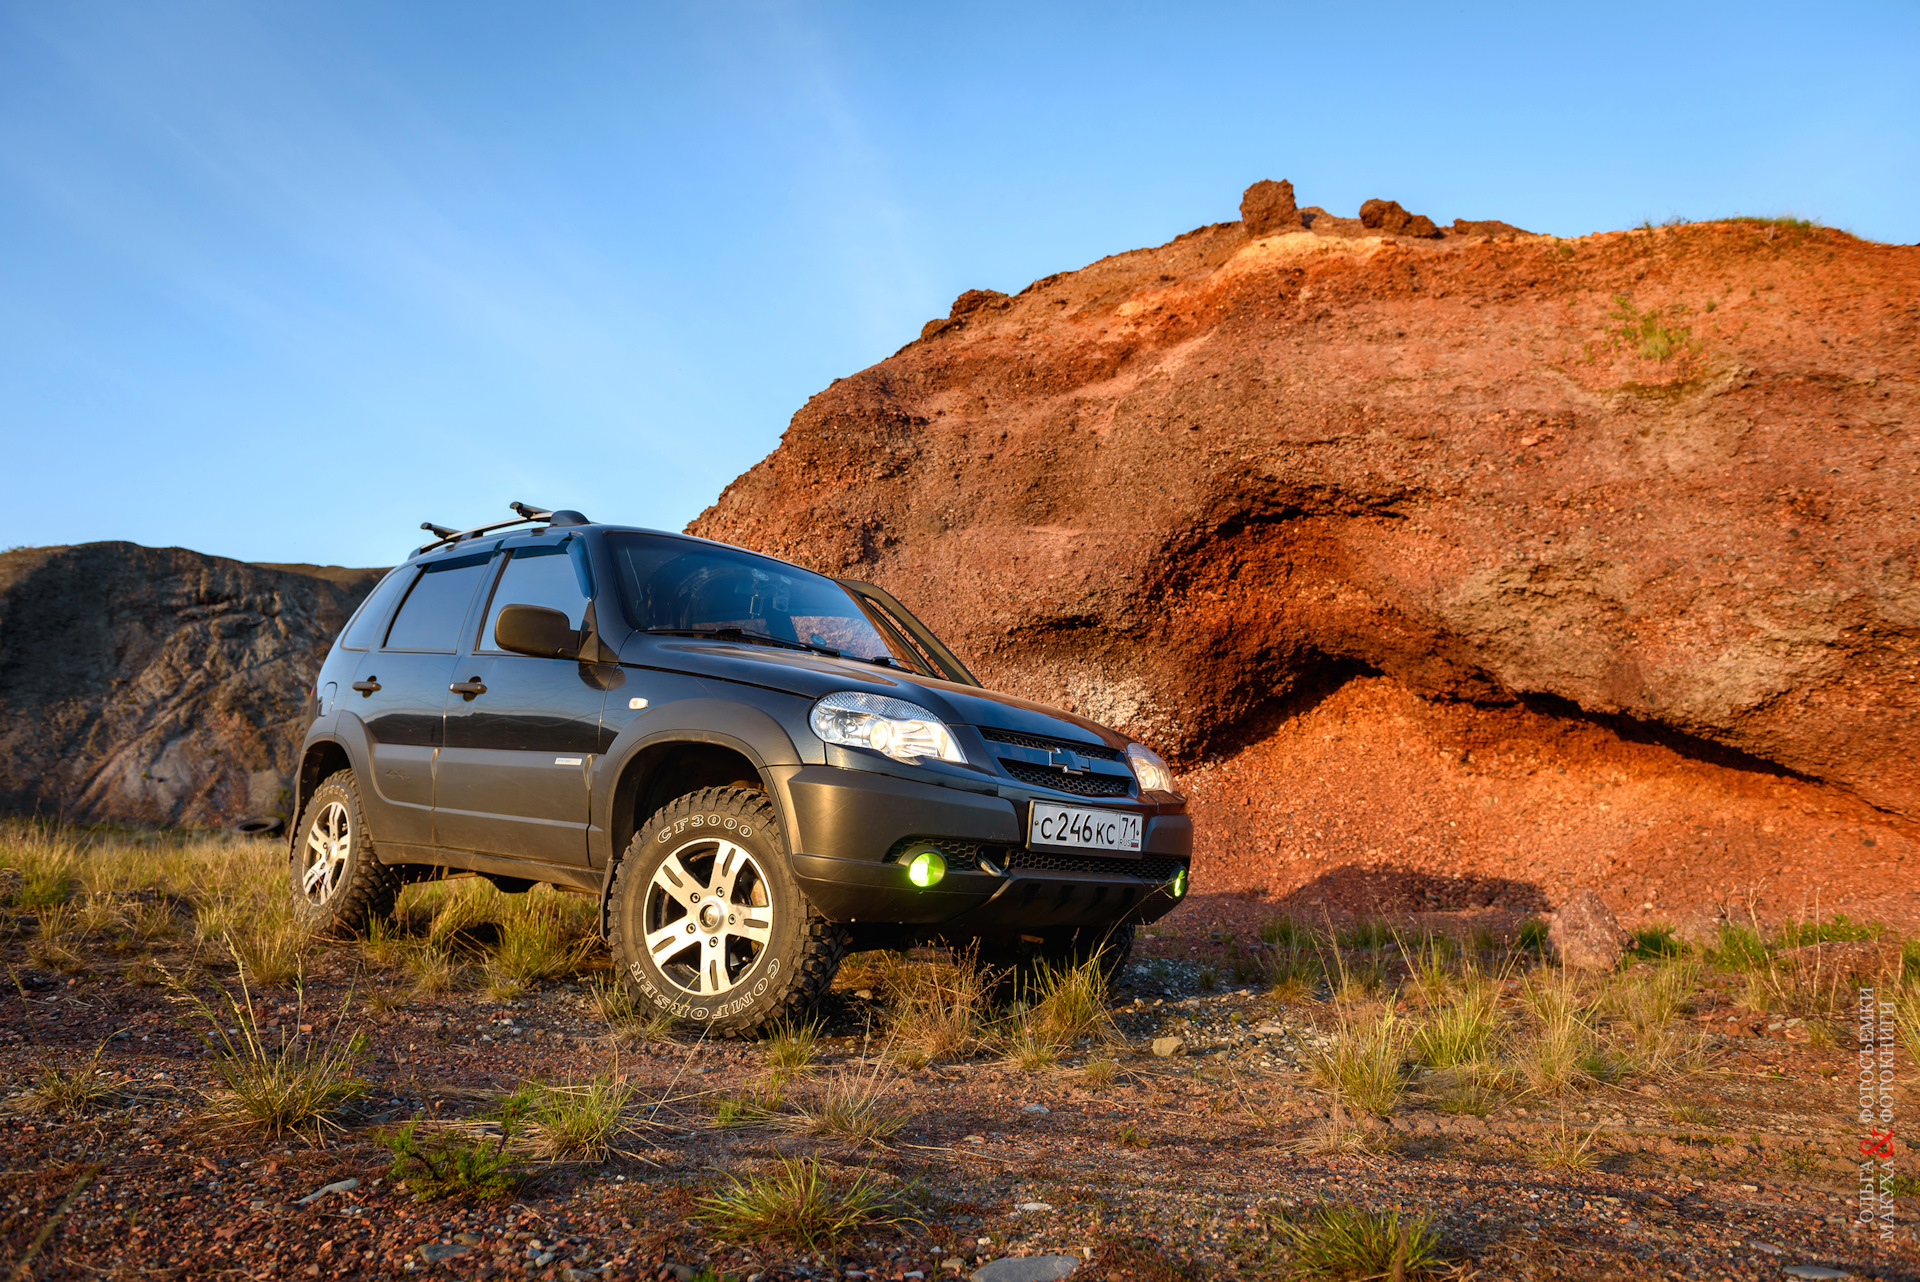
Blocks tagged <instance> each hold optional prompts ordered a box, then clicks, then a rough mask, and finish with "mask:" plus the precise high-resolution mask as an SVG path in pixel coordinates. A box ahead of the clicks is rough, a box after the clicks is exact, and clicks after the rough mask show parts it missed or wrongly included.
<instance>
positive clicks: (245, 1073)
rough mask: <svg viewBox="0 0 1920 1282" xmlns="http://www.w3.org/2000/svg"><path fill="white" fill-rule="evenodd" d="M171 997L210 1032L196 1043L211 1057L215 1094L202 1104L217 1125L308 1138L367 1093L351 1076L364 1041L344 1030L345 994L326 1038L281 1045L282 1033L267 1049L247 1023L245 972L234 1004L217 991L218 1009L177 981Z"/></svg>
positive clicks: (250, 1011) (250, 1014)
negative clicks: (182, 1002) (207, 1105)
mask: <svg viewBox="0 0 1920 1282" xmlns="http://www.w3.org/2000/svg"><path fill="white" fill-rule="evenodd" d="M175 991H176V992H177V993H178V994H179V995H180V996H181V997H182V998H183V999H184V1000H185V1001H186V1003H187V1004H188V1006H189V1007H190V1008H191V1009H192V1010H193V1011H194V1012H195V1013H196V1014H198V1015H199V1016H200V1018H201V1019H202V1020H204V1021H205V1022H206V1024H207V1025H208V1028H209V1030H210V1031H209V1032H208V1033H206V1034H203V1037H202V1040H204V1041H205V1042H206V1044H207V1047H208V1049H209V1050H211V1051H212V1052H213V1056H214V1058H213V1072H214V1076H215V1077H216V1078H218V1079H219V1081H220V1083H221V1089H219V1090H216V1091H215V1092H213V1094H212V1095H211V1096H210V1097H209V1098H210V1102H211V1104H212V1106H213V1112H214V1114H215V1116H216V1118H218V1119H220V1120H221V1121H224V1122H226V1123H229V1124H234V1125H243V1126H248V1127H251V1128H253V1129H257V1130H260V1131H264V1132H265V1133H266V1134H268V1135H281V1134H284V1133H287V1132H306V1133H312V1132H314V1131H317V1130H318V1129H319V1128H321V1127H323V1126H326V1125H331V1124H332V1123H333V1117H334V1115H335V1114H336V1113H337V1112H338V1111H339V1109H340V1107H341V1106H342V1105H344V1104H345V1103H346V1102H347V1101H348V1100H351V1099H354V1098H356V1097H357V1096H360V1095H364V1094H365V1093H366V1091H367V1089H368V1088H367V1083H366V1082H364V1081H362V1080H361V1079H360V1078H359V1077H358V1076H357V1075H356V1070H357V1069H358V1067H359V1064H360V1060H361V1059H362V1057H364V1056H365V1054H366V1050H367V1039H366V1036H365V1035H364V1034H362V1033H358V1032H355V1033H351V1034H349V1033H347V1032H346V1030H345V1022H346V1012H347V1009H348V1007H349V1006H350V1005H351V1004H352V1000H353V997H352V994H351V993H349V994H348V995H347V997H346V998H345V999H344V1000H343V1001H342V1003H341V1007H340V1014H339V1016H338V1017H337V1018H336V1019H335V1020H334V1027H333V1031H332V1032H331V1033H330V1034H329V1035H328V1036H326V1037H324V1038H321V1037H317V1036H316V1037H295V1038H288V1037H287V1035H286V1034H285V1033H282V1034H281V1035H280V1036H279V1038H278V1039H277V1042H276V1043H274V1044H270V1043H269V1039H268V1037H267V1036H266V1035H264V1034H263V1033H262V1032H261V1031H260V1027H259V1024H258V1022H257V1021H256V1019H255V1018H254V1009H255V1008H254V1004H253V995H252V992H251V990H250V988H249V986H248V984H247V976H246V970H245V968H244V966H243V967H242V968H241V973H240V996H239V998H237V999H236V998H235V997H234V995H233V994H232V993H231V992H229V991H228V990H227V989H225V988H220V989H219V990H218V992H219V1000H220V1002H221V1007H222V1008H223V1009H221V1008H216V1007H215V1006H214V1005H213V1004H212V1003H210V1002H208V1001H207V1000H206V999H205V998H204V997H202V996H201V995H200V994H199V992H197V991H196V990H195V989H193V988H192V987H190V986H189V985H188V984H187V983H186V982H184V981H176V983H175Z"/></svg>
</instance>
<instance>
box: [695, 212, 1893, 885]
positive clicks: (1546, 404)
mask: <svg viewBox="0 0 1920 1282" xmlns="http://www.w3.org/2000/svg"><path fill="white" fill-rule="evenodd" d="M1276 190H1277V189H1276ZM1284 195H1285V196H1286V197H1287V199H1286V200H1285V201H1284V202H1283V203H1284V204H1285V205H1286V206H1287V209H1286V210H1285V211H1283V212H1284V213H1285V215H1286V217H1285V218H1279V217H1278V216H1277V215H1274V214H1273V211H1272V210H1269V209H1266V208H1265V205H1277V203H1280V202H1278V201H1277V197H1271V196H1269V197H1268V198H1267V199H1266V200H1265V204H1264V205H1262V206H1261V210H1262V212H1261V215H1260V218H1259V219H1258V220H1257V222H1256V225H1258V226H1260V227H1261V228H1262V234H1260V235H1255V234H1253V233H1252V232H1251V231H1249V229H1248V226H1247V225H1244V224H1242V223H1226V224H1217V225H1214V226H1210V227H1204V228H1201V229H1199V230H1197V231H1194V232H1190V233H1188V234H1186V235H1184V236H1181V237H1179V238H1177V239H1176V240H1174V241H1172V242H1170V243H1168V244H1166V245H1162V246H1159V247H1157V248H1153V249H1143V250H1137V251H1134V252H1131V253H1125V254H1119V255H1116V256H1114V257H1111V258H1107V259H1103V260H1101V261H1099V262H1097V263H1094V264H1092V265H1091V266H1088V267H1086V268H1083V269H1081V270H1079V271H1076V272H1069V273H1063V274H1061V275H1057V276H1051V277H1047V278H1046V279H1044V280H1040V281H1036V282H1034V283H1033V284H1032V285H1030V286H1028V287H1027V288H1026V289H1024V290H1022V291H1021V292H1020V293H1019V294H1018V295H1015V296H1011V297H1009V296H1005V295H1000V294H997V293H993V292H991V291H981V290H976V291H969V292H968V293H967V294H964V295H962V296H961V298H960V299H959V300H958V301H957V302H956V303H955V305H954V308H953V312H952V314H951V315H950V316H949V317H947V318H945V319H943V320H938V321H934V322H930V323H929V324H928V326H927V327H926V330H925V331H924V332H923V334H922V336H921V338H920V339H919V340H918V341H915V342H913V343H910V344H908V345H907V346H906V347H904V348H902V349H901V350H900V351H899V352H897V353H896V354H895V355H894V356H892V357H890V358H889V359H887V360H885V361H883V362H881V363H880V364H878V365H875V366H873V367H872V368H870V369H867V370H863V371H861V372H860V373H858V374H856V375H853V376H851V377H849V378H845V379H841V380H838V381H836V382H835V383H834V384H833V385H832V386H831V387H829V388H828V389H827V390H825V391H823V392H821V393H820V394H819V395H817V396H815V397H814V398H813V399H812V400H811V401H810V402H809V403H808V404H807V405H806V406H805V407H804V408H803V409H802V410H801V411H800V412H799V413H798V414H796V415H795V416H794V418H793V421H792V423H791V425H790V426H789V428H788V430H787V433H786V435H785V437H784V438H783V440H782V443H781V445H780V447H779V448H778V449H777V450H776V451H775V452H774V453H773V454H771V455H769V456H768V457H767V458H766V459H765V460H763V461H762V462H761V463H759V464H758V465H757V466H755V467H754V468H753V469H752V470H750V471H749V472H747V473H746V474H745V475H743V476H741V477H740V478H739V479H738V480H736V481H735V482H734V483H733V484H732V485H731V486H729V487H728V488H727V490H726V492H725V493H724V494H723V495H722V496H721V498H720V500H719V501H718V502H717V503H716V504H715V505H714V506H713V507H712V508H710V509H709V510H708V511H707V512H706V513H704V514H703V515H702V516H701V517H700V518H699V519H698V520H697V521H695V522H694V524H693V525H692V526H691V527H690V528H691V529H692V530H693V532H695V533H699V534H703V535H707V536H710V537H714V538H721V539H726V540H730V541H734V542H739V543H744V544H746V545H748V546H752V547H756V548H760V549H762V550H765V551H767V552H771V553H774V554H777V555H781V556H786V557H790V558H793V559H796V560H799V561H801V562H804V563H810V564H813V565H816V566H819V567H821V568H824V569H829V570H833V571H836V572H840V573H846V572H850V571H851V572H857V573H858V574H860V575H861V576H863V577H870V578H873V579H875V580H876V581H879V582H881V583H884V584H886V585H888V586H889V587H890V588H892V589H893V590H894V591H895V592H897V593H899V594H900V595H901V596H902V597H903V598H904V599H906V600H907V601H908V602H909V603H911V604H913V605H914V606H915V607H916V609H918V610H919V611H920V612H922V613H923V614H924V616H925V617H926V618H927V619H928V621H929V623H931V624H932V625H933V626H934V627H935V628H936V630H938V631H940V632H941V633H942V634H943V635H944V636H945V637H946V638H947V639H948V641H949V642H950V643H951V644H952V645H953V646H954V648H955V649H956V650H958V651H959V652H960V653H961V654H962V655H963V656H964V657H966V658H967V659H968V660H969V662H971V663H972V664H973V665H974V666H975V668H976V670H977V671H978V672H979V673H980V675H981V676H982V678H983V679H984V680H985V681H987V682H988V684H990V685H993V686H995V687H997V688H1001V689H1005V690H1009V691H1013V692H1016V693H1019V694H1022V695H1026V696H1029V697H1034V698H1039V699H1045V700H1050V701H1054V702H1059V703H1064V704H1068V705H1072V706H1074V707H1075V708H1077V709H1078V710H1080V711H1082V712H1084V713H1087V714H1089V715H1092V716H1095V717H1098V718H1100V719H1103V720H1106V721H1108V722H1111V723H1114V724H1117V725H1121V726H1124V727H1127V728H1130V729H1131V730H1132V731H1133V732H1135V733H1136V734H1138V735H1139V736H1140V737H1141V738H1142V739H1143V740H1145V741H1146V742H1148V743H1151V744H1154V745H1157V746H1159V747H1160V748H1161V749H1162V750H1163V751H1165V752H1167V753H1168V754H1169V755H1171V756H1173V757H1175V758H1176V759H1177V760H1178V761H1179V762H1181V763H1182V764H1183V765H1185V766H1187V767H1189V772H1188V774H1187V781H1188V786H1189V788H1190V789H1191V790H1192V791H1193V792H1194V794H1195V797H1196V800H1197V802H1198V803H1199V806H1200V809H1201V814H1202V818H1203V822H1205V823H1206V825H1207V827H1206V834H1207V835H1206V836H1205V837H1204V838H1203V846H1206V847H1207V849H1209V850H1211V851H1212V852H1213V857H1216V858H1218V859H1219V860H1220V861H1221V862H1220V863H1219V864H1218V865H1217V866H1216V867H1215V869H1214V871H1215V872H1216V874H1217V878H1216V880H1217V881H1218V882H1221V883H1226V884H1237V885H1242V886H1244V887H1246V888H1249V889H1265V890H1269V891H1272V892H1274V893H1288V892H1293V893H1299V892H1300V891H1301V890H1302V888H1303V887H1311V886H1312V885H1314V884H1315V881H1314V879H1315V878H1316V877H1318V878H1325V877H1328V876H1331V875H1333V870H1336V869H1344V870H1349V871H1350V870H1352V869H1356V868H1384V869H1399V870H1401V871H1408V870H1415V869H1427V870H1431V871H1433V872H1435V873H1436V874H1445V875H1447V876H1457V875H1459V874H1462V872H1463V871H1471V870H1475V869H1477V870H1478V871H1479V872H1482V873H1485V874H1487V875H1489V876H1505V875H1507V874H1509V873H1513V874H1516V875H1518V874H1520V873H1524V876H1523V877H1522V881H1523V882H1524V884H1526V885H1528V886H1532V887H1536V888H1541V889H1543V890H1544V892H1545V893H1546V894H1547V895H1548V897H1549V898H1552V897H1554V896H1556V895H1558V894H1559V893H1562V892H1563V891H1564V890H1565V889H1566V888H1568V887H1571V886H1574V885H1586V884H1590V885H1596V886H1599V887H1601V888H1602V889H1603V891H1604V893H1605V894H1606V895H1607V897H1608V898H1609V899H1610V900H1612V901H1613V902H1614V903H1615V905H1616V907H1621V908H1625V909H1628V910H1639V909H1641V908H1642V906H1643V905H1647V906H1650V907H1651V909H1652V911H1655V912H1658V911H1660V910H1661V909H1663V908H1665V907H1666V906H1668V905H1672V904H1675V903H1677V902H1678V901H1679V900H1680V899H1692V900H1699V899H1701V898H1703V897H1707V896H1709V894H1711V896H1716V897H1719V898H1721V899H1723V900H1724V899H1731V898H1738V897H1742V896H1744V897H1745V898H1746V900H1747V901H1748V902H1750V903H1752V902H1759V903H1764V904H1770V905H1773V906H1774V907H1776V908H1783V907H1784V906H1786V904H1787V901H1788V900H1791V899H1793V898H1794V896H1796V895H1797V896H1798V897H1799V900H1800V901H1802V902H1804V903H1806V904H1807V905H1808V906H1812V904H1813V903H1814V901H1816V900H1818V901H1820V902H1822V903H1827V904H1839V903H1851V904H1856V905H1861V906H1866V907H1871V908H1873V909H1874V910H1875V911H1879V912H1881V913H1882V915H1895V916H1898V915H1900V914H1902V913H1907V912H1912V911H1916V901H1915V899H1914V896H1913V891H1912V890H1911V889H1909V887H1910V886H1911V884H1912V883H1913V881H1914V880H1915V879H1914V877H1913V872H1914V865H1913V862H1912V860H1914V859H1915V858H1916V856H1917V855H1920V847H1916V846H1915V845H1914V843H1913V841H1912V834H1913V833H1914V832H1915V821H1920V719H1917V718H1916V711H1920V580H1916V569H1917V568H1920V503H1916V497H1917V496H1920V448H1916V444H1915V440H1914V434H1913V430H1912V425H1913V424H1914V423H1915V421H1916V415H1915V409H1916V375H1920V303H1916V302H1915V300H1916V299H1920V248H1907V247H1895V246H1888V245H1880V244H1872V243H1869V242H1865V241H1861V240H1858V239H1856V238H1854V237H1852V236H1849V235H1846V234H1845V233H1842V232H1838V231H1832V230H1826V229H1820V228H1810V227H1805V226H1795V225H1789V224H1775V223H1763V222H1743V221H1732V222H1722V223H1706V224H1694V225H1688V226H1680V227H1671V228H1658V229H1651V230H1641V231H1632V232H1611V233H1603V234H1599V235H1593V236H1587V237H1583V238H1580V239H1577V240H1567V241H1562V240H1558V239H1555V238H1552V237H1546V236H1529V235H1525V234H1515V233H1514V232H1513V230H1512V229H1506V228H1505V225H1504V224H1497V223H1495V224H1456V228H1457V229H1458V230H1456V231H1455V232H1453V233H1443V232H1440V231H1437V230H1432V225H1431V224H1430V223H1427V222H1426V220H1425V219H1420V220H1419V222H1420V224H1422V226H1421V227H1419V228H1418V229H1417V230H1419V231H1420V233H1421V234H1419V235H1417V236H1416V235H1393V234H1383V233H1382V231H1380V230H1378V229H1376V228H1372V227H1368V226H1364V225H1362V224H1361V223H1360V222H1358V221H1357V220H1345V219H1334V218H1331V217H1328V216H1327V215H1325V213H1324V211H1319V210H1311V209H1310V210H1306V211H1300V212H1297V213H1296V212H1294V211H1293V210H1292V200H1291V191H1290V190H1288V191H1286V192H1285V193H1284ZM1394 209H1398V207H1397V206H1395V207H1394ZM1400 213H1401V221H1403V222H1406V221H1407V220H1409V219H1411V217H1412V216H1409V215H1406V214H1405V211H1400ZM1250 217H1252V215H1250ZM1389 221H1391V220H1389ZM1375 222H1380V219H1378V218H1376V219H1375ZM1276 223H1277V224H1278V225H1277V226H1275V224H1276ZM1408 226H1410V227H1411V226H1412V224H1411V223H1410V222H1409V223H1408ZM1476 228H1484V229H1488V230H1491V231H1493V232H1495V233H1496V234H1493V235H1473V234H1462V233H1463V232H1467V233H1470V232H1471V231H1472V230H1474V229H1476ZM1463 823H1464V824H1466V828H1465V829H1463V828H1462V824H1463ZM1763 829H1764V830H1765V831H1762V830H1763ZM1208 843H1212V844H1211V845H1209V844H1208ZM1863 843H1864V844H1863ZM1676 883H1683V884H1686V885H1688V886H1690V887H1691V889H1690V890H1688V891H1686V892H1685V893H1684V894H1681V893H1679V892H1676V891H1674V890H1673V889H1672V887H1673V886H1674V885H1675V884H1676ZM1708 883H1712V884H1711V885H1709V884H1708ZM1409 884H1411V883H1409ZM1530 893H1531V892H1530ZM1523 897H1524V896H1523Z"/></svg>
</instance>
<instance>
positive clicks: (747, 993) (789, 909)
mask: <svg viewBox="0 0 1920 1282" xmlns="http://www.w3.org/2000/svg"><path fill="white" fill-rule="evenodd" d="M607 926H608V938H607V942H608V944H609V945H610V946H611V947H612V949H613V957H614V962H615V964H616V965H617V966H618V967H619V968H620V973H621V976H622V978H623V980H624V982H625V983H626V984H627V986H628V987H629V989H630V990H631V991H632V992H633V994H634V996H635V998H636V999H637V1000H638V1001H640V1002H641V1003H643V1004H644V1005H646V1006H650V1007H653V1008H655V1009H657V1010H660V1011H662V1012H664V1013H666V1014H668V1015H671V1016H673V1017H674V1018H675V1019H677V1020H679V1021H680V1022H682V1023H684V1024H689V1025H695V1026H699V1027H702V1028H704V1029H705V1030H706V1031H707V1032H708V1033H709V1034H710V1035H713V1036H722V1037H751V1036H754V1035H756V1034H757V1033H759V1032H760V1031H762V1030H763V1029H765V1028H767V1027H768V1026H769V1025H772V1024H777V1023H780V1022H782V1021H792V1020H795V1019H800V1018H804V1017H805V1015H806V1014H807V1012H808V1011H810V1010H811V1009H812V1008H813V1006H814V1004H815V1003H816V1002H818V1001H819V999H820V996H821V995H822V994H823V993H825V992H826V990H827V987H828V985H829V984H831V983H832V982H833V976H834V972H835V971H837V970H839V969H840V961H841V959H842V958H843V957H845V956H846V951H847V936H846V932H845V931H844V930H842V929H841V928H840V927H839V926H837V925H834V924H833V923H831V922H829V921H827V920H826V919H824V918H823V917H821V916H820V915H819V913H818V912H817V911H816V910H815V909H814V907H813V904H812V903H811V902H810V901H809V900H808V899H807V897H806V895H805V893H804V892H802V891H801V889H800V885H799V883H798V882H797V881H795V880H794V876H793V873H792V871H791V869H790V868H789V867H788V865H787V844H786V839H785V837H784V836H783V835H782V833H781V831H780V821H779V817H778V816H777V815H776V814H775V813H774V809H773V804H772V802H770V801H769V800H768V799H767V797H766V794H764V793H760V792H755V791H752V790H750V789H746V788H706V789H702V790H701V791H699V792H694V793H689V794H688V795H687V796H684V797H682V798H680V799H679V800H678V801H675V802H673V803H671V804H670V805H668V806H665V807H664V808H662V809H661V810H660V811H658V812H657V813H656V814H655V815H654V816H653V817H652V818H651V819H649V820H648V821H647V822H646V824H645V825H643V826H642V827H641V829H640V831H639V832H637V833H636V834H634V838H633V841H632V843H631V844H630V845H629V846H628V847H627V853H626V857H625V858H623V859H622V860H621V861H620V867H619V870H618V871H617V872H616V873H615V875H614V881H613V894H612V902H611V903H610V904H609V905H608V913H607Z"/></svg>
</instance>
